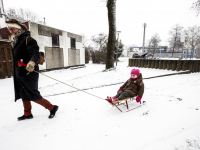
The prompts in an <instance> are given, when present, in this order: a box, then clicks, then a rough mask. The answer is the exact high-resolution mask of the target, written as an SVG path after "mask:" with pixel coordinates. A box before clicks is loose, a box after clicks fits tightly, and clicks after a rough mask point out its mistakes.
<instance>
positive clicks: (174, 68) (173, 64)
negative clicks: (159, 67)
mask: <svg viewBox="0 0 200 150" xmlns="http://www.w3.org/2000/svg"><path fill="white" fill-rule="evenodd" d="M176 65H177V60H172V67H171V68H172V71H175V70H176Z"/></svg>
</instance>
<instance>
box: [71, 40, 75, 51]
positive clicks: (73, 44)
mask: <svg viewBox="0 0 200 150" xmlns="http://www.w3.org/2000/svg"><path fill="white" fill-rule="evenodd" d="M71 49H76V39H75V38H71Z"/></svg>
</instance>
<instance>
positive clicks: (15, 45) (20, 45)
mask: <svg viewBox="0 0 200 150" xmlns="http://www.w3.org/2000/svg"><path fill="white" fill-rule="evenodd" d="M6 23H7V27H8V30H9V32H10V33H11V34H12V35H14V38H13V39H14V42H12V44H11V45H12V54H13V70H14V73H13V79H14V89H15V102H16V101H17V100H18V99H20V98H22V101H23V106H24V115H23V116H21V117H19V118H18V120H25V119H32V118H33V115H32V113H31V101H33V102H35V103H37V104H40V105H42V106H43V107H45V108H46V109H48V110H49V111H50V115H49V118H53V117H54V116H55V114H56V111H57V110H58V106H56V105H52V104H51V103H50V102H49V101H47V100H46V99H44V98H43V97H42V96H41V95H40V92H39V91H38V78H39V74H38V73H36V72H33V70H36V71H39V67H38V61H39V59H40V53H39V47H38V45H37V42H36V40H35V39H33V38H32V37H31V36H30V31H28V30H27V28H26V26H25V25H23V24H22V23H21V22H19V21H18V20H16V19H11V20H9V21H6ZM26 42H27V43H26ZM23 64H26V66H25V65H23ZM28 72H31V73H29V74H28V75H27V73H28Z"/></svg>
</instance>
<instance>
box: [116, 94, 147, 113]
mask: <svg viewBox="0 0 200 150" xmlns="http://www.w3.org/2000/svg"><path fill="white" fill-rule="evenodd" d="M134 97H136V96H134ZM134 97H127V98H124V99H122V100H119V101H114V102H112V104H113V105H115V106H116V107H117V106H119V105H125V106H126V107H127V110H128V111H130V110H133V109H135V108H133V109H129V107H128V100H130V101H133V100H134ZM124 101H125V103H123V102H124ZM141 104H145V101H140V106H141ZM117 108H118V107H117ZM118 109H119V108H118ZM119 110H120V109H119ZM120 111H121V110H120ZM121 112H122V111H121Z"/></svg>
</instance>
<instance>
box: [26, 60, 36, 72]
mask: <svg viewBox="0 0 200 150" xmlns="http://www.w3.org/2000/svg"><path fill="white" fill-rule="evenodd" d="M34 67H35V62H34V61H29V62H28V64H27V66H26V70H27V71H29V72H32V71H33V70H34Z"/></svg>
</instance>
